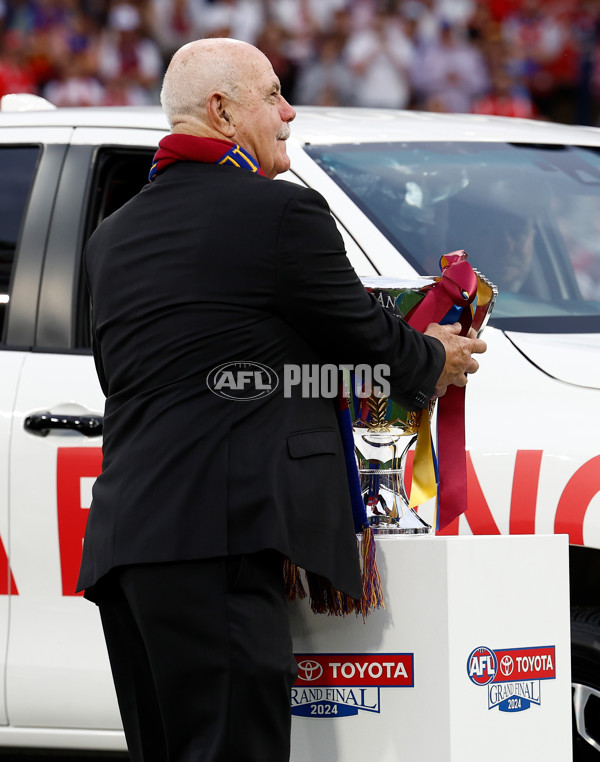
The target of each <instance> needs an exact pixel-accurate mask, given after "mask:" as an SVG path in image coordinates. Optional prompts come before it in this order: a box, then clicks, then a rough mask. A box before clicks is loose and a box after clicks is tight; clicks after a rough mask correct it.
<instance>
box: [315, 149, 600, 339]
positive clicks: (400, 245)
mask: <svg viewBox="0 0 600 762" xmlns="http://www.w3.org/2000/svg"><path fill="white" fill-rule="evenodd" d="M306 151H307V152H308V153H309V154H310V155H311V156H312V157H313V158H314V159H315V160H316V161H317V163H318V164H319V165H320V166H321V167H322V168H323V169H324V170H325V171H326V172H327V173H328V174H329V175H330V177H332V178H333V180H334V181H335V182H336V183H338V185H340V186H341V187H342V188H343V189H344V191H345V192H346V193H347V194H348V195H349V196H350V197H351V198H352V199H353V200H354V201H355V203H356V204H357V205H358V206H359V207H360V208H361V209H362V210H363V211H364V212H365V214H366V215H367V216H368V217H369V218H370V219H371V220H372V221H373V222H374V223H375V224H376V225H377V226H378V228H379V229H380V230H381V231H382V232H383V233H384V234H385V235H386V237H387V238H388V239H389V240H390V241H391V242H392V243H393V245H394V246H395V247H396V248H397V249H398V250H399V251H400V252H401V253H402V254H403V256H405V257H406V258H407V259H408V260H409V261H410V262H411V264H412V265H413V266H414V267H415V268H416V269H417V270H418V271H419V272H420V273H422V274H424V275H435V274H437V273H438V272H439V265H438V263H439V258H440V257H441V256H442V255H443V254H445V253H447V252H450V251H455V250H457V249H464V250H465V251H466V252H467V254H468V255H469V260H470V262H471V263H472V264H473V266H474V267H476V268H477V269H478V270H480V271H481V272H482V273H483V274H484V275H487V276H488V277H489V278H490V279H491V280H492V281H494V282H495V283H496V284H497V285H498V288H499V297H498V301H497V305H496V308H495V310H494V320H493V322H494V323H495V324H496V325H498V326H499V327H504V328H510V329H512V330H532V331H545V332H569V331H573V332H580V331H586V330H595V331H597V330H599V329H600V236H598V227H599V226H600V153H599V152H598V151H597V150H595V149H589V148H578V147H574V146H540V145H523V144H518V145H517V144H502V143H458V142H444V143H375V144H363V145H355V144H354V145H331V146H322V145H321V146H318V145H312V146H307V147H306Z"/></svg>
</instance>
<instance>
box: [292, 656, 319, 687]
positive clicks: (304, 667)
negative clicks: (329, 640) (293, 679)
mask: <svg viewBox="0 0 600 762" xmlns="http://www.w3.org/2000/svg"><path fill="white" fill-rule="evenodd" d="M322 674H323V667H322V666H321V665H320V664H319V662H318V661H312V660H311V659H305V660H304V661H300V662H298V677H299V678H300V679H301V680H306V682H307V683H312V682H313V681H314V680H318V679H319V678H320V677H321V675H322Z"/></svg>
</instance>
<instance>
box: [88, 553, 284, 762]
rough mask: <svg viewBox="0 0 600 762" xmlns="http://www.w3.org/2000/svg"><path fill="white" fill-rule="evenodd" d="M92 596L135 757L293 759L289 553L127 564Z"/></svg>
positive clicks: (165, 760) (158, 761) (178, 761)
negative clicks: (285, 560)
mask: <svg viewBox="0 0 600 762" xmlns="http://www.w3.org/2000/svg"><path fill="white" fill-rule="evenodd" d="M96 602H97V603H98V606H99V608H100V615H101V618H102V626H103V628H104V634H105V638H106V644H107V647H108V653H109V657H110V663H111V668H112V673H113V678H114V682H115V687H116V691H117V698H118V702H119V709H120V712H121V717H122V720H123V726H124V729H125V737H126V740H127V745H128V749H129V754H130V757H131V759H132V760H133V762H288V760H289V753H290V749H289V746H290V727H291V717H290V691H291V687H292V685H293V682H294V680H295V678H296V663H295V660H294V657H293V653H292V642H291V635H290V627H289V618H288V611H287V601H286V598H285V594H284V591H283V573H282V557H281V555H279V554H278V553H276V552H274V551H262V552H260V553H254V554H248V555H243V556H231V557H227V558H216V559H207V560H200V561H190V562H180V563H179V562H178V563H168V564H146V565H139V566H129V567H123V568H121V569H118V570H113V572H111V573H110V574H109V575H107V577H106V578H105V579H104V580H103V583H102V585H101V586H99V588H98V593H97V595H96Z"/></svg>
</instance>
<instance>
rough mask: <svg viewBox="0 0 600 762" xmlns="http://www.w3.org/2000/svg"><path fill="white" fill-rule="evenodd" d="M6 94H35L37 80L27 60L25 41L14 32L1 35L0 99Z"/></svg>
mask: <svg viewBox="0 0 600 762" xmlns="http://www.w3.org/2000/svg"><path fill="white" fill-rule="evenodd" d="M7 93H33V94H36V93H37V80H36V78H35V75H34V72H33V71H32V70H31V67H30V66H29V62H28V60H27V49H26V45H25V40H24V39H23V38H22V36H21V35H20V34H19V33H18V32H16V31H10V32H5V33H4V34H3V35H2V41H1V48H0V97H2V96H3V95H6V94H7Z"/></svg>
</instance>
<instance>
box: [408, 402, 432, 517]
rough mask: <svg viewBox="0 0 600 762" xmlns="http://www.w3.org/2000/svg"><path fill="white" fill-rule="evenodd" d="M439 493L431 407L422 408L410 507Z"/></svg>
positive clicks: (424, 501)
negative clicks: (434, 456) (434, 463)
mask: <svg viewBox="0 0 600 762" xmlns="http://www.w3.org/2000/svg"><path fill="white" fill-rule="evenodd" d="M436 495H437V481H436V478H435V467H434V465H433V454H432V452H431V433H430V429H429V409H428V408H425V409H424V410H421V421H420V423H419V432H418V434H417V446H416V447H415V459H414V462H413V473H412V483H411V487H410V501H409V504H408V507H409V508H415V507H416V506H418V505H421V504H422V503H426V502H427V501H428V500H431V498H432V497H435V496H436Z"/></svg>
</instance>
